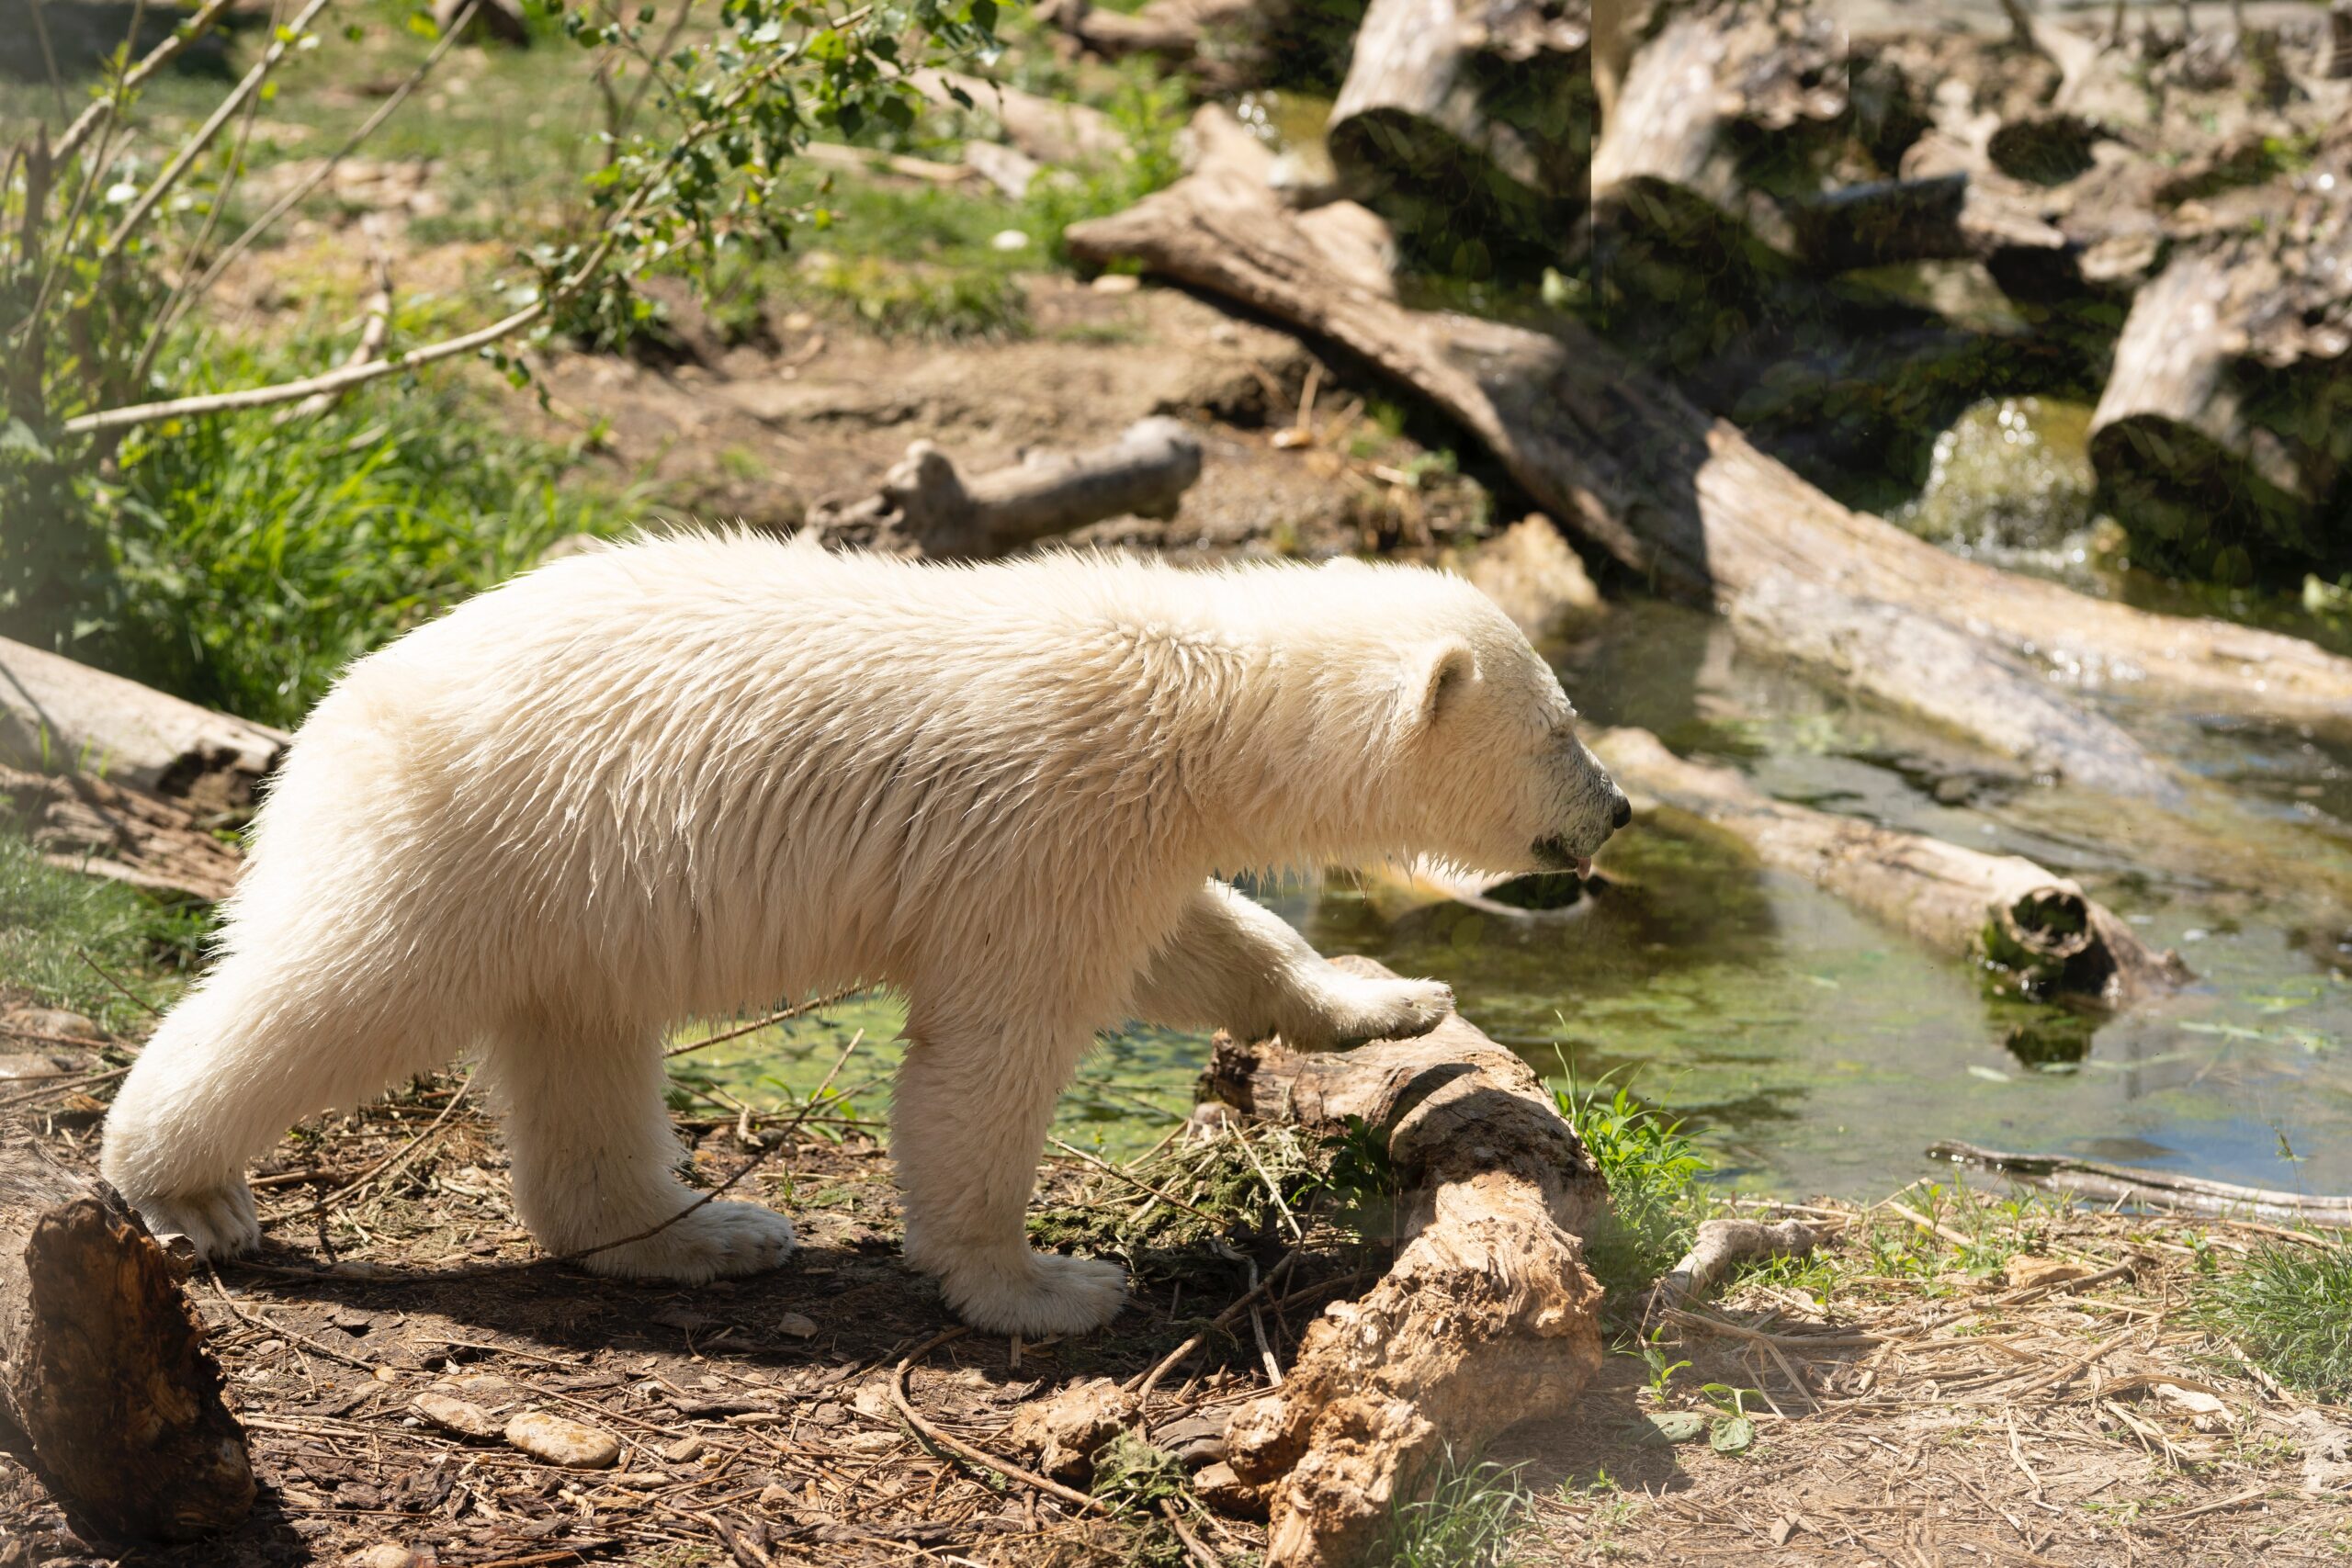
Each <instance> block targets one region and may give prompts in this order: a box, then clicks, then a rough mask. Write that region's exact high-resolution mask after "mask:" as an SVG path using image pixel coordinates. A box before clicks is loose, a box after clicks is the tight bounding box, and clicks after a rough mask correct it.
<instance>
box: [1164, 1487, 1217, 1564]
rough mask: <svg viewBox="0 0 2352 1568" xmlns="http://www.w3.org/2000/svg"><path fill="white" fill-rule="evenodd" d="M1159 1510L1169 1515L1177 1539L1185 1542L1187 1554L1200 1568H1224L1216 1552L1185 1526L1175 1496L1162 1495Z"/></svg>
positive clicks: (1170, 1527)
mask: <svg viewBox="0 0 2352 1568" xmlns="http://www.w3.org/2000/svg"><path fill="white" fill-rule="evenodd" d="M1159 1511H1160V1512H1161V1513H1162V1514H1164V1515H1165V1516H1167V1518H1168V1528H1169V1529H1172V1530H1174V1531H1175V1532H1176V1539H1177V1540H1181V1541H1182V1542H1183V1543H1184V1551H1185V1552H1186V1554H1187V1555H1189V1556H1190V1557H1191V1558H1192V1560H1193V1562H1197V1563H1199V1564H1200V1568H1223V1565H1222V1564H1220V1563H1219V1562H1217V1559H1216V1552H1214V1551H1210V1550H1209V1549H1208V1548H1207V1547H1205V1546H1203V1545H1202V1544H1201V1543H1200V1540H1199V1538H1197V1537H1195V1536H1194V1535H1193V1532H1192V1531H1191V1530H1188V1529H1185V1528H1184V1519H1183V1516H1182V1514H1180V1513H1178V1512H1177V1509H1176V1503H1175V1500H1174V1499H1173V1498H1170V1497H1162V1498H1161V1499H1160V1500H1159Z"/></svg>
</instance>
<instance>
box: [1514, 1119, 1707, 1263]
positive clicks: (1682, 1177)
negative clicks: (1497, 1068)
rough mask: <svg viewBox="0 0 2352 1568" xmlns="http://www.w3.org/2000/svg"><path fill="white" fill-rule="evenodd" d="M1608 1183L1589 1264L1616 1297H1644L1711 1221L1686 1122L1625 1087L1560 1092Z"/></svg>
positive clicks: (1703, 1167) (1700, 1163)
mask: <svg viewBox="0 0 2352 1568" xmlns="http://www.w3.org/2000/svg"><path fill="white" fill-rule="evenodd" d="M1553 1092H1554V1095H1555V1099H1556V1100H1557V1101H1558V1104H1559V1107H1560V1114H1561V1115H1563V1116H1565V1117H1566V1118H1567V1120H1568V1122H1569V1124H1570V1125H1571V1126H1573V1127H1575V1128H1576V1130H1577V1136H1578V1137H1579V1138H1581V1139H1583V1140H1584V1146H1585V1147H1586V1149H1588V1150H1589V1151H1590V1153H1591V1155H1592V1157H1593V1159H1594V1161H1595V1162H1596V1163H1597V1164H1598V1165H1599V1166H1600V1175H1601V1179H1602V1180H1603V1181H1605V1182H1607V1183H1608V1186H1609V1200H1610V1206H1611V1211H1612V1213H1611V1215H1610V1217H1609V1218H1608V1220H1607V1221H1606V1222H1605V1223H1603V1224H1600V1225H1598V1226H1596V1227H1595V1229H1594V1231H1593V1234H1592V1235H1589V1236H1588V1237H1586V1238H1585V1258H1586V1260H1587V1261H1588V1262H1589V1263H1590V1264H1591V1266H1592V1271H1593V1275H1594V1277H1595V1278H1597V1279H1598V1280H1600V1282H1601V1284H1602V1285H1603V1286H1605V1287H1607V1288H1608V1289H1609V1290H1610V1291H1611V1292H1626V1291H1640V1290H1645V1289H1647V1288H1648V1287H1649V1285H1650V1284H1651V1283H1652V1282H1653V1281H1654V1280H1657V1277H1658V1276H1659V1275H1660V1274H1662V1273H1664V1272H1665V1271H1666V1270H1667V1269H1669V1268H1671V1267H1672V1266H1673V1264H1674V1261H1675V1259H1677V1258H1679V1257H1681V1256H1682V1253H1683V1251H1684V1250H1685V1249H1686V1248H1687V1247H1689V1246H1690V1245H1691V1234H1692V1233H1693V1232H1694V1231H1695V1230H1696V1229H1697V1228H1698V1224H1699V1222H1700V1221H1701V1220H1702V1219H1704V1218H1705V1217H1706V1208H1707V1202H1706V1193H1705V1188H1704V1185H1703V1183H1702V1177H1703V1176H1704V1175H1705V1173H1706V1172H1707V1170H1708V1168H1709V1167H1708V1165H1707V1162H1706V1161H1705V1160H1704V1159H1703V1158H1702V1157H1701V1156H1700V1155H1699V1154H1698V1151H1697V1149H1696V1148H1695V1146H1694V1145H1692V1143H1691V1139H1690V1138H1689V1137H1687V1136H1686V1135H1684V1134H1683V1132H1682V1123H1681V1122H1679V1121H1676V1120H1673V1119H1672V1118H1670V1117H1668V1116H1667V1115H1665V1114H1664V1113H1663V1112H1660V1111H1656V1110H1652V1109H1650V1108H1649V1107H1646V1106H1644V1105H1642V1104H1640V1103H1639V1102H1638V1101H1636V1100H1634V1097H1633V1096H1632V1094H1630V1093H1629V1092H1628V1091H1627V1090H1625V1089H1623V1088H1622V1087H1621V1088H1619V1089H1615V1090H1613V1091H1612V1092H1611V1093H1610V1094H1609V1096H1608V1097H1607V1098H1605V1099H1604V1098H1603V1097H1602V1094H1601V1091H1600V1089H1598V1088H1596V1089H1588V1090H1585V1091H1583V1092H1581V1093H1579V1092H1578V1091H1577V1089H1576V1088H1575V1087H1574V1086H1573V1085H1571V1086H1570V1087H1569V1088H1567V1089H1555V1090H1554V1091H1553Z"/></svg>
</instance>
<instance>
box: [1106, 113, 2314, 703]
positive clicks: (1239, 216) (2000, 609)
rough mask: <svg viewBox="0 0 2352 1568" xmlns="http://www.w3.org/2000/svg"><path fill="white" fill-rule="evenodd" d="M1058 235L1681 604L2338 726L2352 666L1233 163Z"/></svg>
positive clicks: (1207, 169) (1209, 168) (1212, 168)
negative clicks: (1833, 595)
mask: <svg viewBox="0 0 2352 1568" xmlns="http://www.w3.org/2000/svg"><path fill="white" fill-rule="evenodd" d="M1204 112H1212V111H1204ZM1067 239H1068V243H1069V246H1070V248H1071V250H1072V251H1073V252H1074V253H1075V254H1079V255H1080V256H1082V257H1086V258H1088V259H1091V260H1096V261H1107V260H1110V259H1112V258H1114V257H1119V256H1132V257H1136V258H1139V259H1141V260H1142V261H1143V262H1144V263H1145V264H1146V265H1149V266H1151V267H1153V268H1154V269H1156V270H1158V271H1159V272H1162V273H1165V274H1167V275H1169V276H1174V277H1177V278H1181V279H1182V280H1183V281H1185V282H1188V283H1192V284H1194V285H1196V286H1198V287H1201V288H1209V289H1213V290H1215V291H1216V292H1218V293H1222V294H1225V295H1227V296H1228V297H1229V298H1232V299H1237V300H1238V301H1240V302H1242V303H1244V304H1246V305H1248V306H1250V307H1251V308H1252V309H1255V310H1262V311H1264V312H1266V313H1267V314H1269V315H1272V316H1273V317H1276V318H1277V319H1279V320H1282V321H1287V322H1289V323H1290V324H1292V325H1293V326H1295V327H1298V328H1300V329H1303V330H1305V331H1306V332H1310V333H1317V334H1319V335H1321V336H1324V337H1327V338H1329V339H1332V340H1335V341H1336V342H1338V343H1339V344H1342V345H1343V346H1345V347H1346V348H1348V349H1350V350H1351V351H1352V352H1354V353H1355V354H1357V355H1361V356H1362V357H1363V358H1364V359H1365V360H1367V361H1369V362H1370V363H1371V364H1373V365H1374V366H1375V367H1378V368H1379V369H1380V370H1382V371H1383V372H1385V374H1387V375H1389V376H1392V377H1394V378H1397V380H1399V381H1402V382H1404V383H1405V384H1407V385H1408V386H1409V387H1411V388H1413V389H1416V390H1418V391H1419V393H1421V394H1422V395H1423V396H1425V397H1427V398H1428V399H1430V401H1432V402H1434V403H1435V404H1436V405H1437V406H1438V407H1439V408H1441V409H1442V410H1444V411H1445V412H1447V413H1449V414H1451V415H1452V416H1453V418H1454V419H1456V420H1458V421H1459V422H1460V423H1462V424H1463V426H1464V428H1465V429H1466V430H1467V431H1468V432H1469V433H1470V434H1472V435H1474V436H1476V438H1477V439H1478V440H1480V441H1482V442H1484V443H1485V444H1486V445H1487V447H1488V448H1489V449H1490V450H1492V451H1493V453H1494V454H1495V456H1496V457H1498V459H1499V460H1500V461H1501V462H1502V464H1503V465H1504V467H1505V468H1507V469H1508V470H1509V471H1510V474H1511V476H1512V478H1514V479H1517V480H1518V481H1519V482H1520V484H1521V485H1522V486H1523V487H1525V489H1526V490H1527V491H1528V492H1529V494H1530V495H1531V496H1532V497H1533V498H1534V499H1535V500H1536V502H1538V503H1539V504H1540V505H1542V506H1543V507H1544V509H1545V510H1547V511H1549V512H1550V513H1552V514H1553V515H1554V516H1555V517H1556V518H1558V519H1559V520H1560V521H1561V522H1563V523H1564V524H1565V525H1566V526H1568V527H1569V528H1570V529H1571V530H1572V531H1573V532H1575V533H1577V534H1578V535H1579V536H1581V537H1583V538H1584V539H1586V540H1588V541H1589V542H1590V543H1592V544H1594V545H1596V546H1598V547H1600V548H1601V549H1604V550H1606V551H1608V552H1609V553H1610V554H1611V555H1612V556H1614V557H1615V558H1617V559H1619V560H1620V561H1622V562H1623V563H1624V564H1625V565H1627V566H1628V567H1630V568H1632V569H1633V570H1635V571H1637V572H1640V573H1641V574H1643V575H1645V576H1646V577H1648V578H1649V579H1650V580H1651V581H1653V582H1654V583H1656V584H1657V587H1658V588H1659V589H1660V590H1661V591H1663V592H1667V593H1668V594H1671V595H1673V596H1675V597H1677V598H1679V599H1683V600H1685V601H1688V602H1691V603H1696V604H1704V605H1712V606H1713V607H1715V608H1717V609H1721V610H1724V611H1730V610H1732V609H1734V608H1735V607H1736V605H1737V604H1738V603H1739V602H1740V600H1741V599H1742V597H1743V596H1744V595H1745V594H1747V592H1748V591H1749V590H1750V589H1751V588H1753V587H1754V586H1755V585H1756V584H1757V583H1758V582H1759V581H1762V580H1764V579H1765V578H1766V577H1767V576H1768V575H1770V574H1771V573H1773V572H1776V571H1778V572H1786V573H1788V574H1789V575H1791V576H1792V577H1794V578H1796V579H1798V580H1800V581H1809V582H1815V583H1819V584H1821V585H1822V586H1825V587H1827V588H1831V589H1834V590H1836V591H1838V592H1842V593H1845V594H1847V595H1849V596H1851V597H1854V598H1860V599H1873V600H1878V601H1881V602H1883V603H1886V604H1897V605H1901V606H1903V607H1905V608H1906V609H1910V610H1913V611H1917V612H1918V613H1919V614H1921V615H1928V616H1930V617H1932V618H1935V619H1939V620H1942V621H1944V622H1946V623H1948V624H1949V625H1951V626H1955V627H1958V628H1960V629H1962V630H1963V631H1966V632H1969V633H1970V634H1971V635H1973V636H1979V637H1985V638H1987V639H1989V640H1992V641H1994V642H1996V643H1999V644H2002V645H2005V646H2007V647H2008V648H2010V649H2013V650H2014V651H2016V652H2018V653H2020V654H2023V655H2024V656H2026V657H2028V658H2030V659H2036V660H2047V661H2050V662H2052V663H2053V664H2056V665H2059V666H2061V667H2063V668H2064V669H2066V670H2068V671H2070V672H2071V673H2073V674H2075V676H2076V677H2077V678H2078V679H2084V680H2087V681H2088V682H2094V683H2115V684H2128V685H2129V686H2130V687H2131V689H2132V690H2134V691H2135V692H2140V693H2145V694H2149V695H2152V696H2161V697H2164V698H2166V699H2169V700H2173V701H2177V702H2180V703H2183V704H2186V705H2191V706H2196V707H2204V708H2211V707H2221V708H2224V709H2226V710H2228V711H2231V712H2233V713H2235V714H2237V715H2239V716H2245V717H2265V718H2272V719H2278V720H2283V721H2288V722H2300V723H2317V724H2325V725H2329V726H2332V727H2336V728H2352V660H2345V659H2341V658H2338V657H2336V656H2334V655H2331V654H2327V653H2324V652H2322V651H2321V650H2320V649H2316V648H2314V647H2312V645H2311V644H2309V643H2307V642H2303V641H2301V640H2299V639H2297V638H2293V637H2281V636H2278V635H2277V634H2275V633H2269V632H2263V631H2256V630H2253V629H2250V628H2246V627H2241V626H2231V625H2229V624H2227V623H2223V622H2217V621H2194V620H2184V619H2178V618H2175V617H2172V616H2166V615H2150V614H2147V613H2145V612H2143V611H2139V610H2134V609H2131V608H2130V607H2128V606H2125V605H2122V604H2110V603H2107V602H2104V601H2100V600H2095V599H2089V598H2086V597H2085V596H2083V595H2081V594H2078V593H2075V592H2071V591H2069V590H2067V589H2064V588H2062V587H2059V586H2058V585H2056V584H2054V583H2050V582H2045V581H2039V580H2036V579H2032V578H2025V577H2018V576H2013V575H2011V574H2010V573H2007V572H2004V571H2001V570H1996V569H1995V568H1992V567H1988V566H1985V565H1983V564H1981V563H1978V562H1973V561H1969V560H1964V559H1961V558H1956V557H1954V556H1951V555H1949V554H1947V553H1945V552H1944V551H1941V550H1939V549H1937V548H1936V547H1934V546H1932V545H1930V544H1928V543H1926V542H1925V541H1922V540H1920V539H1917V538H1914V537H1913V536H1910V535H1908V534H1906V533H1905V532H1903V531H1902V530H1901V529H1899V528H1896V527H1894V526H1893V525H1890V524H1887V523H1885V522H1883V521H1882V520H1881V519H1879V518H1876V517H1871V516H1867V515H1863V514H1860V513H1854V512H1851V511H1849V510H1848V509H1847V508H1846V507H1844V506H1842V505H1840V504H1838V502H1835V501H1833V500H1831V499H1830V498H1829V497H1828V496H1826V495H1824V494H1822V493H1821V492H1820V491H1816V490H1815V489H1814V488H1813V487H1812V486H1810V485H1808V484H1806V483H1805V482H1804V480H1803V479H1799V478H1797V476H1796V475H1794V474H1792V473H1791V472H1790V471H1789V470H1788V469H1787V468H1784V467H1782V466H1781V464H1779V463H1777V462H1775V461H1773V460H1772V459H1771V458H1770V457H1766V456H1764V455H1763V454H1762V453H1760V452H1758V451H1757V450H1756V448H1755V447H1753V446H1750V445H1749V444H1748V443H1747V440H1746V439H1745V438H1744V437H1743V436H1742V435H1741V434H1740V433H1739V432H1738V431H1737V430H1736V429H1735V428H1733V427H1732V426H1731V425H1730V424H1728V423H1724V422H1723V421H1721V420H1714V419H1710V418H1709V417H1708V416H1706V415H1705V414H1704V413H1702V412H1700V411H1699V410H1697V409H1695V408H1693V407H1692V406H1691V404H1690V403H1689V402H1688V401H1687V400H1685V399H1683V398H1682V397H1681V396H1680V395H1679V394H1678V393H1676V392H1675V391H1673V390H1672V389H1669V388H1668V387H1665V386H1663V385H1661V384H1659V383H1658V382H1657V380H1655V379H1654V378H1651V377H1650V376H1649V375H1648V374H1646V373H1645V372H1644V371H1643V370H1641V369H1639V368H1638V367H1635V366H1634V365H1631V364H1629V363H1628V362H1627V361H1626V360H1625V359H1623V357H1622V356H1621V355H1618V354H1617V353H1616V352H1615V351H1614V350H1612V349H1611V348H1610V347H1609V346H1608V345H1607V344H1603V343H1601V342H1600V341H1599V340H1598V339H1596V338H1594V337H1592V336H1591V335H1590V334H1589V333H1586V332H1585V331H1583V330H1582V329H1581V328H1578V327H1577V326H1575V325H1573V324H1570V323H1562V324H1560V325H1558V326H1557V327H1556V328H1555V330H1554V331H1553V332H1552V333H1537V332H1532V331H1530V330H1527V329H1525V328H1521V327H1516V326H1511V325H1507V324H1504V323H1501V322H1496V321H1479V320H1476V319H1473V318H1470V317H1465V316H1458V315H1453V314H1450V313H1445V312H1439V311H1423V310H1408V309H1405V308H1404V307H1402V306H1400V305H1399V304H1397V301H1396V300H1395V299H1393V298H1390V297H1389V296H1387V295H1386V294H1385V293H1383V292H1382V291H1380V290H1378V289H1376V288H1373V287H1371V286H1369V285H1367V284H1365V283H1363V282H1359V281H1356V280H1355V279H1353V278H1351V277H1350V276H1346V275H1345V274H1343V273H1342V272H1341V271H1340V270H1339V269H1338V268H1336V267H1334V266H1333V265H1331V264H1330V263H1329V261H1327V260H1326V258H1325V257H1324V256H1323V255H1322V254H1321V253H1320V252H1319V251H1318V249H1317V246H1316V244H1315V243H1314V241H1313V239H1312V237H1311V236H1310V234H1309V233H1308V232H1307V231H1305V230H1303V229H1302V228H1301V227H1300V226H1299V225H1298V224H1297V223H1296V222H1295V220H1293V219H1292V218H1291V217H1290V216H1289V215H1288V214H1287V213H1285V212H1284V211H1283V209H1282V207H1281V205H1280V204H1279V203H1278V202H1277V201H1276V200H1275V199H1274V197H1273V196H1272V193H1271V192H1270V191H1269V190H1268V189H1267V188H1266V186H1265V183H1264V178H1263V173H1262V171H1261V170H1254V169H1252V168H1250V167H1249V166H1248V165H1247V164H1240V163H1238V162H1237V161H1234V160H1226V161H1223V162H1219V163H1215V164H1204V166H1203V167H1202V168H1201V169H1200V171H1199V172H1198V173H1196V174H1194V175H1191V176H1189V177H1188V178H1186V179H1184V180H1182V181H1179V182H1178V183H1177V184H1176V185H1174V186H1170V187H1169V188H1168V189H1167V190H1164V191H1161V192H1159V194H1158V195H1155V196H1153V197H1148V198H1147V199H1146V200H1144V201H1143V202H1141V203H1138V204H1137V205H1136V207H1134V208H1132V209H1129V210H1127V211H1125V212H1124V213H1120V214H1118V215H1116V216H1114V217H1110V218H1103V219H1098V220H1093V221H1091V222H1087V223H1081V224H1075V225H1072V226H1071V228H1070V230H1069V233H1068V236H1067Z"/></svg>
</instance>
